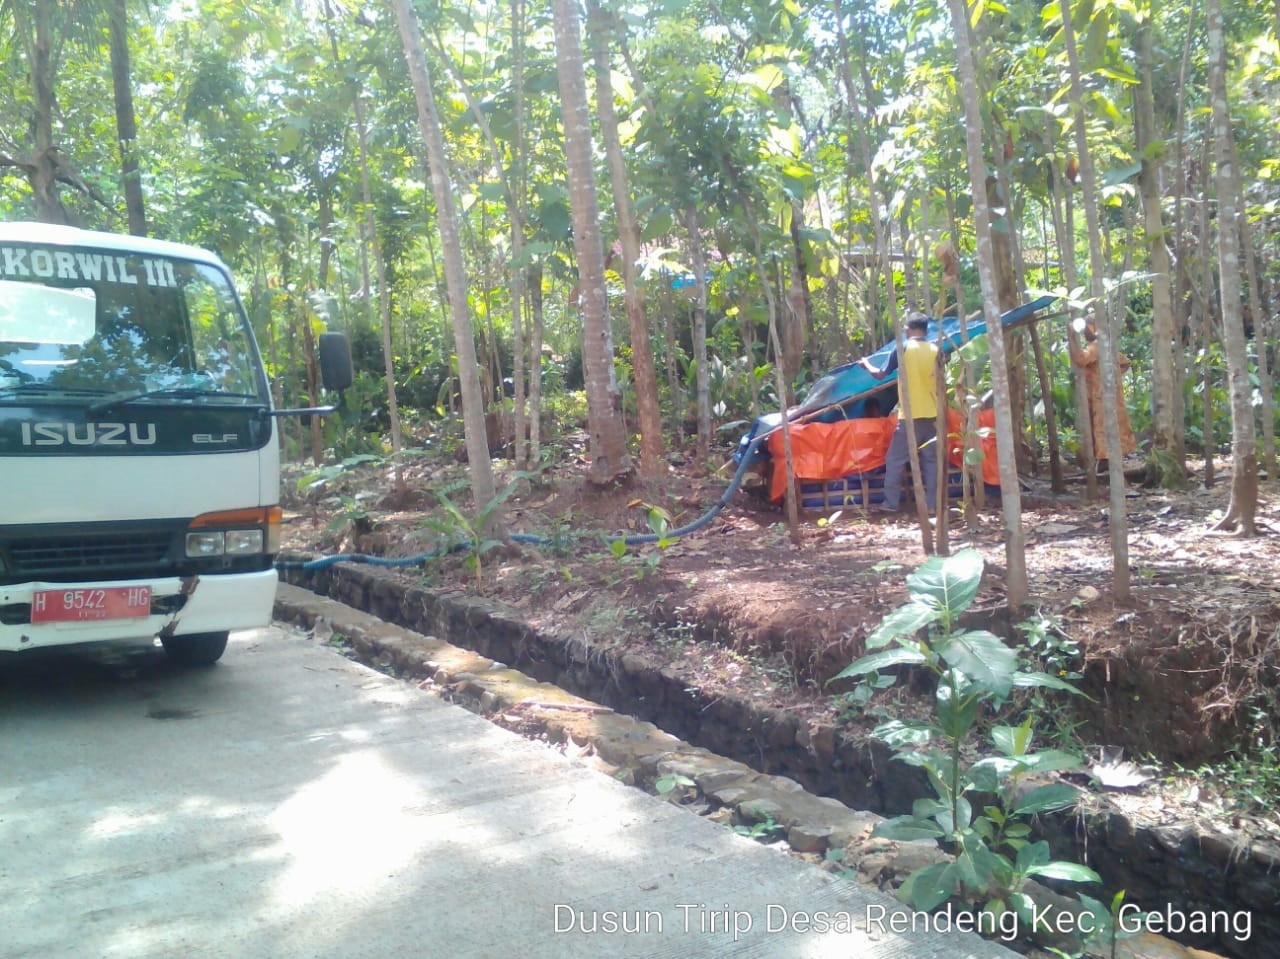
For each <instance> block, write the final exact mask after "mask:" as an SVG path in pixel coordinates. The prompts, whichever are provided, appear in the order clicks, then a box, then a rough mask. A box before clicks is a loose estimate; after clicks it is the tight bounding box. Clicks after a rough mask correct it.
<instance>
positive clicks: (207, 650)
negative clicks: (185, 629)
mask: <svg viewBox="0 0 1280 959" xmlns="http://www.w3.org/2000/svg"><path fill="white" fill-rule="evenodd" d="M160 645H162V646H163V647H164V651H165V652H166V653H167V654H168V655H169V658H170V659H172V660H173V661H174V662H175V663H181V664H182V665H183V666H212V665H213V664H214V663H216V662H217V661H218V660H219V659H220V658H222V653H223V651H224V650H226V648H227V633H226V632H221V633H189V634H187V635H186V636H161V637H160Z"/></svg>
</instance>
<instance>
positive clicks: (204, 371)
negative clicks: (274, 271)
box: [0, 245, 267, 405]
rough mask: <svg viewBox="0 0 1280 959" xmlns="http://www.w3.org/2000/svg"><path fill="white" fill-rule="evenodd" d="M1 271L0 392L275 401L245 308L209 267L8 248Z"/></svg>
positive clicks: (150, 399) (161, 399) (155, 259)
mask: <svg viewBox="0 0 1280 959" xmlns="http://www.w3.org/2000/svg"><path fill="white" fill-rule="evenodd" d="M3 276H4V278H3V279H0V397H4V396H5V394H6V393H10V394H12V393H23V392H28V393H41V394H52V393H60V394H63V396H65V397H74V396H83V397H85V402H95V401H99V400H100V399H101V397H102V396H115V395H117V394H120V395H130V396H135V397H147V399H146V400H145V401H147V402H166V401H174V400H181V401H182V402H187V403H189V402H202V401H208V402H219V403H223V402H232V403H237V404H245V405H250V404H255V405H256V404H265V403H266V402H267V398H266V396H265V392H264V391H265V383H264V382H263V379H262V377H261V375H260V374H259V372H258V369H259V367H258V361H257V352H256V349H255V347H254V345H253V339H252V334H251V332H250V331H249V329H248V326H247V324H246V322H245V319H244V315H243V311H242V310H241V309H240V306H239V301H238V300H237V298H236V296H235V292H234V290H233V289H232V286H231V282H230V280H229V278H228V277H227V276H226V274H225V273H223V272H222V271H221V270H218V269H216V268H215V267H213V266H210V265H207V264H202V263H194V262H189V261H185V260H177V259H169V258H164V257H155V256H139V255H128V256H121V255H118V254H115V253H111V254H107V253H101V254H100V253H96V252H93V251H81V250H74V251H66V250H58V251H50V250H45V249H43V248H41V247H38V246H35V245H33V246H31V247H30V248H24V247H20V246H12V247H11V246H6V247H5V249H4V261H3Z"/></svg>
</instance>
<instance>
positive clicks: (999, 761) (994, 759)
mask: <svg viewBox="0 0 1280 959" xmlns="http://www.w3.org/2000/svg"><path fill="white" fill-rule="evenodd" d="M1021 767H1022V764H1021V763H1020V762H1019V761H1018V760H1016V759H1013V758H1011V757H1009V756H986V757H984V758H983V759H979V760H978V761H977V762H976V763H974V764H973V765H972V766H970V767H969V773H968V775H969V780H970V781H971V782H972V783H973V788H974V789H977V790H980V791H981V792H995V791H997V790H998V789H999V788H1000V783H1001V781H1002V780H1004V779H1005V777H1007V776H1008V775H1009V774H1010V773H1012V772H1014V771H1016V770H1018V769H1020V768H1021Z"/></svg>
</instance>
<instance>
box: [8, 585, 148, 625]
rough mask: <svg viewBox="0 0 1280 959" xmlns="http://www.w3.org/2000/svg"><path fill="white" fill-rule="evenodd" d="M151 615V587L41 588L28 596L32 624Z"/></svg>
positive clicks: (132, 617)
mask: <svg viewBox="0 0 1280 959" xmlns="http://www.w3.org/2000/svg"><path fill="white" fill-rule="evenodd" d="M150 615H151V587H150V586H112V587H109V588H102V589H94V588H76V589H42V590H38V591H37V592H35V593H33V594H32V596H31V622H33V623H83V622H91V621H93V620H98V619H138V618H139V617H143V616H150Z"/></svg>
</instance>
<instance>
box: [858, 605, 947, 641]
mask: <svg viewBox="0 0 1280 959" xmlns="http://www.w3.org/2000/svg"><path fill="white" fill-rule="evenodd" d="M939 615H940V614H939V611H938V609H937V607H936V606H932V605H930V604H928V603H917V602H910V603H907V604H906V605H905V606H899V607H898V608H897V609H895V610H894V611H893V612H891V613H889V614H888V615H887V616H885V617H884V619H882V620H880V625H878V626H877V627H876V628H875V629H874V630H872V632H871V635H869V636H868V637H867V638H866V641H865V646H866V648H867V649H879V648H880V647H882V646H887V645H888V644H889V643H891V642H892V641H893V640H895V639H897V638H898V637H899V636H911V635H914V634H915V633H917V632H919V631H920V630H922V629H924V628H925V627H926V626H928V625H929V624H930V623H935V622H937V621H938V616H939Z"/></svg>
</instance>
